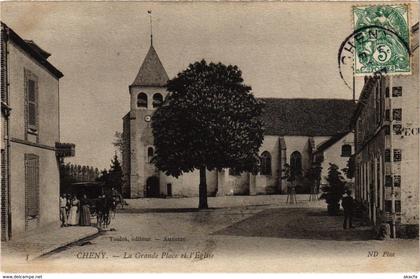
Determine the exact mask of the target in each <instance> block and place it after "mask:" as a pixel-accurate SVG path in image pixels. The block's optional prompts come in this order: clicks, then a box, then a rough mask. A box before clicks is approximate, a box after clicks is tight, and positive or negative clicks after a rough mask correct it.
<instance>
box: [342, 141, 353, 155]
mask: <svg viewBox="0 0 420 279" xmlns="http://www.w3.org/2000/svg"><path fill="white" fill-rule="evenodd" d="M350 156H351V145H350V144H345V145H343V146H342V147H341V157H350Z"/></svg>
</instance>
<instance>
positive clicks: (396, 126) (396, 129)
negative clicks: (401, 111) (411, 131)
mask: <svg viewBox="0 0 420 279" xmlns="http://www.w3.org/2000/svg"><path fill="white" fill-rule="evenodd" d="M392 130H393V131H394V134H395V135H401V130H402V126H401V125H400V124H394V125H392Z"/></svg>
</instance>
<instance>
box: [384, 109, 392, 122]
mask: <svg viewBox="0 0 420 279" xmlns="http://www.w3.org/2000/svg"><path fill="white" fill-rule="evenodd" d="M385 120H386V121H390V120H391V117H390V115H389V109H386V110H385Z"/></svg>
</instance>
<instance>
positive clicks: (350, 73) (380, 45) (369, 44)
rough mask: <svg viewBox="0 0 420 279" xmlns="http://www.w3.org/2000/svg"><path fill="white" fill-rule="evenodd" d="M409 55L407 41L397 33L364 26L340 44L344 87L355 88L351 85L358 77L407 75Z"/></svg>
mask: <svg viewBox="0 0 420 279" xmlns="http://www.w3.org/2000/svg"><path fill="white" fill-rule="evenodd" d="M410 56H411V52H410V47H409V43H408V40H407V39H405V38H404V37H402V36H401V35H399V34H398V33H397V32H395V31H393V30H391V29H388V28H386V27H383V26H379V25H368V26H362V27H360V28H358V29H356V30H355V31H354V32H353V33H351V34H350V35H348V36H347V37H346V38H345V39H344V41H343V42H342V43H341V45H340V48H339V50H338V70H339V75H340V77H341V79H342V80H343V81H344V83H345V85H346V86H347V87H348V88H349V89H352V85H350V84H352V83H353V81H352V80H353V77H354V76H355V75H359V76H364V75H375V74H378V73H380V74H384V73H388V74H389V73H393V74H398V73H408V72H409V67H410ZM407 65H408V70H407ZM401 69H402V70H401Z"/></svg>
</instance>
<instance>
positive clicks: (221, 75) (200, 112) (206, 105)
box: [152, 60, 263, 189]
mask: <svg viewBox="0 0 420 279" xmlns="http://www.w3.org/2000/svg"><path fill="white" fill-rule="evenodd" d="M167 90H168V92H169V93H168V95H167V97H166V99H165V100H164V102H163V104H162V106H160V107H159V108H158V109H157V110H156V112H155V113H154V114H153V116H152V128H153V136H154V145H155V148H156V150H155V157H154V159H153V162H154V163H155V165H156V166H157V167H158V168H159V169H160V170H162V171H164V172H165V173H166V174H167V175H172V176H175V177H178V176H180V175H182V174H183V173H185V172H191V171H193V170H194V169H200V173H202V170H203V169H204V170H205V169H207V170H214V169H222V168H232V169H234V170H235V171H252V170H253V169H255V166H256V165H257V164H258V160H259V157H258V150H259V148H260V146H261V144H262V141H263V128H262V120H261V118H260V115H261V113H262V110H263V104H262V103H261V102H260V101H259V100H257V99H256V98H255V97H254V96H253V95H252V94H251V87H250V86H247V85H245V84H244V81H243V79H242V72H241V71H240V70H239V69H238V67H237V66H232V65H229V66H226V65H224V64H222V63H217V64H215V63H207V62H206V61H205V60H202V61H200V62H195V63H193V64H190V65H189V66H188V68H187V69H186V70H184V71H183V72H181V73H179V74H178V75H177V76H176V77H175V78H173V79H172V80H170V81H168V84H167ZM204 175H205V172H204ZM204 181H205V180H204ZM200 189H201V188H200Z"/></svg>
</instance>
